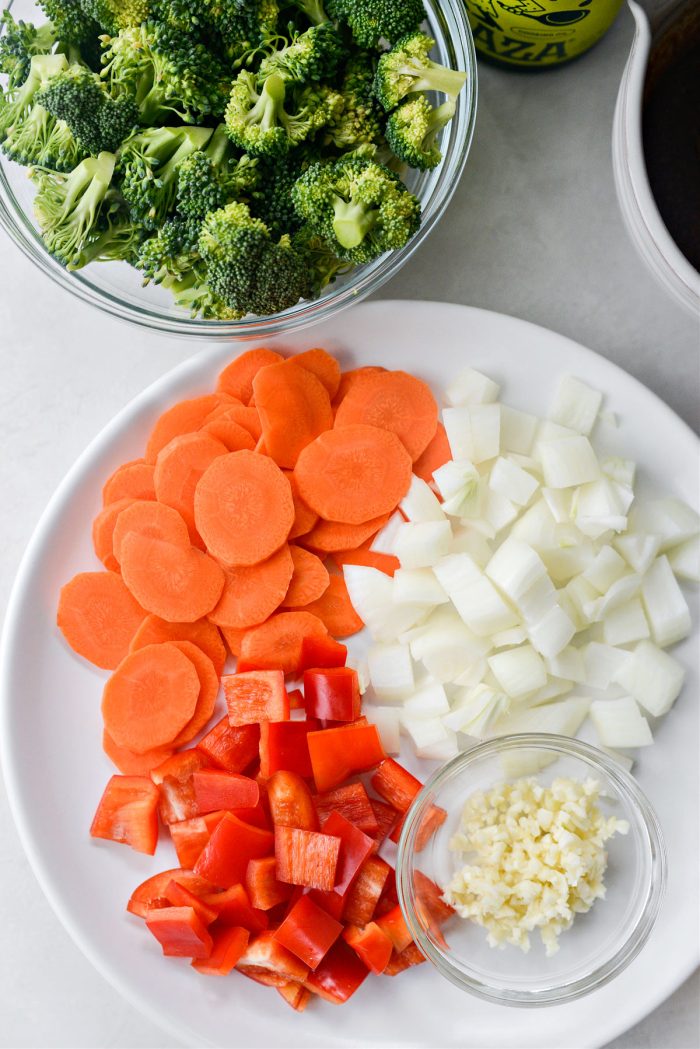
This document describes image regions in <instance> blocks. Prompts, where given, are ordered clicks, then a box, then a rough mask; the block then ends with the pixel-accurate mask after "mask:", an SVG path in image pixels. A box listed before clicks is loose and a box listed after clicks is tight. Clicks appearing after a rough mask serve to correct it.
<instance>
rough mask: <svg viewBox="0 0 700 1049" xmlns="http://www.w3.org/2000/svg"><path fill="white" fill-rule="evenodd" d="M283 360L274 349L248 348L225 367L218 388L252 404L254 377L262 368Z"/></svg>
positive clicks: (244, 402) (245, 402)
mask: <svg viewBox="0 0 700 1049" xmlns="http://www.w3.org/2000/svg"><path fill="white" fill-rule="evenodd" d="M281 360H283V357H282V355H281V354H279V353H275V351H274V350H267V349H264V348H259V349H257V350H247V351H246V353H242V354H240V356H239V357H236V359H235V360H234V361H231V363H230V364H229V365H227V366H226V367H225V368H224V370H223V371H222V372H221V374H220V375H219V379H218V382H217V384H216V388H217V390H219V391H220V392H223V393H230V394H231V396H232V397H237V398H238V400H239V401H242V402H243V404H250V399H251V397H252V396H253V379H254V378H255V376H256V375H257V373H258V372H259V371H260V369H261V368H265V367H266V366H267V365H269V364H277V363H278V362H279V361H281Z"/></svg>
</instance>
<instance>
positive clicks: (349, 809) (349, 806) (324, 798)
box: [314, 783, 379, 838]
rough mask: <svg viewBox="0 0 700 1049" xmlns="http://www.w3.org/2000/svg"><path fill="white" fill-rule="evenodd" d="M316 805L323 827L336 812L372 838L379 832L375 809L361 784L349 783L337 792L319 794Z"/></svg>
mask: <svg viewBox="0 0 700 1049" xmlns="http://www.w3.org/2000/svg"><path fill="white" fill-rule="evenodd" d="M314 805H315V806H316V811H317V812H318V818H319V821H320V823H321V826H322V827H323V825H324V823H325V821H326V820H327V819H328V817H329V815H330V814H331V812H333V811H334V810H335V811H336V812H339V813H340V814H341V816H344V817H345V819H346V820H348V821H349V822H350V823H353V824H354V825H355V826H356V827H357V828H359V830H361V831H362V833H363V834H369V836H370V837H371V838H374V836H375V834H376V833H377V831H378V830H379V824H378V822H377V817H376V816H375V814H374V809H373V808H372V805H371V803H370V800H369V797H368V796H367V791H366V790H365V788H364V787H363V785H362V784H361V783H348V784H347V785H346V786H345V787H336V788H335V790H327V791H326V792H325V794H317V795H316V797H315V798H314Z"/></svg>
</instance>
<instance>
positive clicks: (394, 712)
mask: <svg viewBox="0 0 700 1049" xmlns="http://www.w3.org/2000/svg"><path fill="white" fill-rule="evenodd" d="M362 713H363V714H364V715H365V717H366V718H367V720H368V721H369V723H370V725H376V726H377V729H378V731H379V736H380V739H381V741H382V746H383V747H384V750H385V751H386V753H387V754H398V753H399V752H400V750H401V732H400V716H401V712H400V710H399V708H398V707H383V706H377V704H375V703H366V704H365V706H364V707H363V710H362Z"/></svg>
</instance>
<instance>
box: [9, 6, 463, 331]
mask: <svg viewBox="0 0 700 1049" xmlns="http://www.w3.org/2000/svg"><path fill="white" fill-rule="evenodd" d="M3 6H6V7H9V8H10V9H11V11H12V14H13V15H14V17H15V18H17V19H23V20H24V21H29V22H31V21H35V22H39V23H41V22H42V21H46V16H45V15H43V13H42V12H41V10H40V9H39V8H38V7H37V6H36V4H34V3H31V2H29V0H14V2H11V3H9V4H5V5H3ZM425 8H426V21H427V26H428V29H427V31H428V32H429V33H430V35H431V36H433V37H434V38H435V42H436V46H435V50H434V58H435V60H436V61H438V62H442V63H443V64H444V65H448V66H450V67H452V68H453V69H463V70H466V72H467V81H466V84H465V87H464V89H463V90H462V91H461V92H460V94H459V97H458V99H457V111H456V113H455V116H454V119H453V120H452V121H451V122H450V124H448V126H447V127H446V128H445V129H444V130H443V132H442V134H441V137H440V139H439V143H440V148H441V150H442V154H443V159H442V161H441V162H440V164H439V165H438V167H437V168H435V169H434V170H433V171H426V172H420V171H411V172H410V174H409V175H408V176H407V177H406V183H407V185H408V187H409V189H410V190H411V191H412V192H413V193H415V194H416V195H417V196H418V197H419V199H420V201H421V205H422V209H423V221H422V224H421V228H420V230H419V231H418V233H416V234H415V236H414V237H413V238H412V239H411V240H410V241H409V243H408V244H406V246H405V247H403V248H401V249H400V250H399V251H394V252H390V253H389V254H386V255H383V256H381V258H378V259H375V260H374V261H373V262H371V263H367V264H366V265H363V266H357V267H355V269H354V270H353V271H352V272H351V273H348V274H346V275H345V276H342V277H339V278H338V279H337V280H336V281H335V283H333V284H332V285H330V286H329V287H328V288H326V289H324V291H323V292H322V294H321V296H320V297H319V298H318V299H314V300H305V301H302V302H299V303H297V305H296V306H292V307H291V308H290V309H287V310H283V311H282V312H281V313H276V314H274V315H272V316H269V317H252V316H251V317H249V318H245V319H244V320H241V321H210V320H206V321H205V320H199V319H193V318H192V317H190V316H189V315H188V314H187V311H186V310H183V309H181V308H180V307H178V306H175V304H174V303H173V301H172V297H171V296H170V294H169V292H167V291H165V289H163V288H159V287H157V286H154V285H149V286H148V287H145V288H144V287H142V283H141V274H140V273H139V272H138V271H137V270H135V269H133V268H132V267H130V266H129V265H127V264H126V263H124V262H100V263H95V264H92V265H89V266H87V267H86V268H85V269H83V270H80V271H79V272H77V273H69V272H68V271H67V270H65V269H64V268H63V267H62V266H61V265H60V264H59V263H58V262H56V260H55V259H53V258H52V257H51V256H50V255H49V254H48V252H47V251H46V249H45V247H44V244H43V242H42V240H41V237H40V236H39V233H38V230H37V224H36V221H35V219H34V216H33V211H32V199H33V197H34V189H33V187H32V184H31V183H30V182H29V180H28V179H27V173H26V169H25V168H22V167H19V166H18V165H17V164H14V163H12V162H11V161H8V160H7V158H5V157H2V156H1V155H0V225H2V226H3V227H4V229H5V230H6V231H7V233H8V234H9V235H10V237H11V238H12V239H13V240H14V242H15V244H17V246H18V247H19V248H20V249H21V250H22V251H23V252H24V253H25V255H26V256H27V257H28V258H29V259H31V261H32V262H34V263H35V264H36V265H37V266H38V267H39V269H40V270H41V271H42V272H43V273H44V274H46V275H47V276H49V277H51V279H52V280H54V281H56V283H57V284H60V285H61V287H63V288H66V289H67V290H68V291H70V292H72V293H73V294H74V295H76V296H77V297H78V298H80V299H82V300H83V301H84V302H89V303H90V304H91V305H93V306H97V307H98V309H101V310H104V311H105V312H106V313H110V314H112V316H115V317H119V318H121V319H123V320H129V321H132V322H133V323H135V324H141V325H143V326H144V327H147V328H150V329H152V330H157V331H161V332H164V333H166V334H168V335H183V336H187V337H188V338H197V337H203V338H222V337H231V336H233V337H239V338H242V339H251V338H260V337H265V336H270V335H274V334H277V333H278V332H281V331H291V330H292V329H295V328H302V327H305V326H307V325H310V324H315V323H317V322H318V321H322V320H326V319H327V318H328V317H330V316H332V315H333V314H335V313H337V312H338V311H339V310H342V309H344V308H345V307H346V306H350V305H352V303H354V302H358V301H359V300H360V299H363V298H365V297H366V296H367V295H370V294H371V293H372V292H375V291H377V289H378V288H380V287H381V286H382V285H383V284H384V283H385V281H387V280H389V278H390V277H392V276H393V275H394V273H396V272H397V270H399V269H400V268H401V266H403V264H404V263H405V262H406V261H407V260H408V259H409V258H410V257H411V255H412V254H413V252H414V251H415V250H416V248H417V247H418V246H419V244H420V243H421V242H422V241H423V240H425V238H426V237H427V236H428V235H429V233H430V232H431V230H432V229H433V228H434V226H435V224H436V223H437V222H438V220H439V219H440V218H441V216H442V215H443V213H444V211H445V208H446V207H447V205H448V203H449V201H450V198H451V197H452V194H453V193H454V191H455V188H456V186H457V183H458V181H459V178H460V176H461V174H462V171H463V169H464V165H465V163H466V160H467V154H468V153H469V147H470V145H471V140H472V135H473V132H474V121H475V117H476V96H477V81H476V57H475V54H474V45H473V42H472V36H471V30H470V28H469V22H468V20H467V14H466V8H465V6H464V3H463V0H425Z"/></svg>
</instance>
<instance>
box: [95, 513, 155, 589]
mask: <svg viewBox="0 0 700 1049" xmlns="http://www.w3.org/2000/svg"><path fill="white" fill-rule="evenodd" d="M133 502H134V500H133V499H117V501H116V503H110V504H109V505H108V506H105V508H104V510H100V512H99V514H98V515H97V517H96V518H95V520H94V521H93V522H92V545H93V547H94V550H95V553H96V554H97V556H98V557H99V559H100V561H101V562H102V564H103V565H104V566H105V568H106V569H107V570H108V571H110V572H118V571H119V562H118V561H117V559H116V557H115V556H114V548H113V545H112V537H113V535H114V528H115V525H116V523H117V518H118V517H119V514H120V513H121V512H122V510H125V509H126V507H127V506H131V504H132V503H133ZM149 505H150V504H149Z"/></svg>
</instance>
